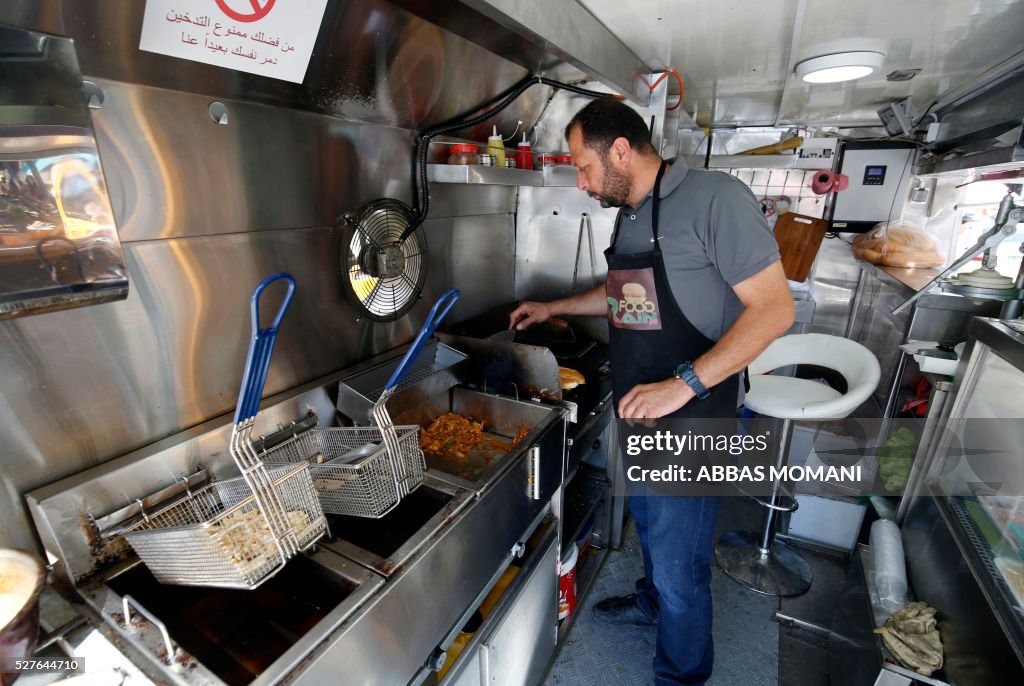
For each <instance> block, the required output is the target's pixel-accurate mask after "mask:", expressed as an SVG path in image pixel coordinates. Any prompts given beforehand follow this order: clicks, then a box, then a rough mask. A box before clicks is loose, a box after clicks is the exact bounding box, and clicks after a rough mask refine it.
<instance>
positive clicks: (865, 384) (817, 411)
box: [745, 333, 882, 419]
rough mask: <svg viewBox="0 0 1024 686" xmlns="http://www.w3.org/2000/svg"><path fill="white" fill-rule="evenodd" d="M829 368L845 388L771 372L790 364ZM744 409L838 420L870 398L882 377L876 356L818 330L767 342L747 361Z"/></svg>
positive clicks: (769, 415)
mask: <svg viewBox="0 0 1024 686" xmlns="http://www.w3.org/2000/svg"><path fill="white" fill-rule="evenodd" d="M801 364H803V365H814V366H816V367H824V368H826V369H832V370H834V371H836V372H838V373H839V374H841V375H842V376H843V379H845V380H846V392H845V393H840V392H839V391H836V390H835V389H833V388H830V387H829V386H826V385H825V384H822V383H818V382H816V381H808V380H807V379H795V378H792V377H788V376H777V375H774V374H772V372H773V371H775V370H776V369H781V368H783V367H791V366H794V365H801ZM748 372H749V374H750V392H749V393H747V395H746V400H745V404H746V406H747V407H748V408H750V409H751V410H753V411H754V412H757V413H758V414H763V415H765V416H768V417H778V418H779V419H841V418H843V417H848V416H849V415H850V413H851V412H853V411H854V410H855V409H857V408H858V407H859V406H860V405H861V403H863V402H864V401H865V400H867V399H868V398H870V397H871V394H872V393H874V392H875V389H876V388H877V387H878V381H879V379H880V378H881V376H882V372H881V369H880V367H879V366H878V359H877V358H875V356H874V354H873V353H872V352H871V351H870V350H868V349H867V348H865V347H864V346H863V345H861V344H860V343H857V342H856V341H851V340H850V339H848V338H842V337H840V336H829V335H828V334H823V333H801V334H792V335H789V336H782V337H781V338H777V339H775V340H774V341H772V343H771V345H769V346H768V347H767V348H765V350H764V352H763V353H761V354H760V355H758V356H757V359H755V360H754V361H753V362H751V363H750V366H749V369H748Z"/></svg>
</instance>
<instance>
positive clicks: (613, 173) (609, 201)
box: [590, 164, 629, 208]
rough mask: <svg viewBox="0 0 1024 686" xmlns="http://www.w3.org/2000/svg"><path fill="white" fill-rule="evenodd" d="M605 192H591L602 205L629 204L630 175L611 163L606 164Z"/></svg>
mask: <svg viewBox="0 0 1024 686" xmlns="http://www.w3.org/2000/svg"><path fill="white" fill-rule="evenodd" d="M603 185H604V192H603V193H590V197H592V198H593V199H594V200H598V201H600V203H601V207H604V208H608V207H625V206H626V205H628V204H629V177H628V176H626V175H625V174H624V173H622V172H620V171H619V170H618V169H615V168H614V167H612V166H611V165H608V164H606V165H604V184H603Z"/></svg>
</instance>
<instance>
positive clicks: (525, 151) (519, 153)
mask: <svg viewBox="0 0 1024 686" xmlns="http://www.w3.org/2000/svg"><path fill="white" fill-rule="evenodd" d="M516 167H518V168H519V169H533V152H532V151H531V149H530V141H528V140H526V132H525V131H524V132H523V140H521V141H519V145H518V146H517V147H516Z"/></svg>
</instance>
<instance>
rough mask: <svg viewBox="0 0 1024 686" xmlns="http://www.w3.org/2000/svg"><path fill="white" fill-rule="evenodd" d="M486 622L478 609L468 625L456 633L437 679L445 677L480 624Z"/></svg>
mask: <svg viewBox="0 0 1024 686" xmlns="http://www.w3.org/2000/svg"><path fill="white" fill-rule="evenodd" d="M483 623H484V616H483V614H481V613H480V610H477V611H476V612H474V613H473V615H472V616H471V617H470V618H469V621H468V622H466V626H464V627H462V630H461V631H460V632H459V633H458V634H456V635H455V639H454V640H453V641H452V644H451V645H450V646H448V650H447V651H445V653H446V655H445V658H444V665H442V666H441V669H439V670H438V672H437V680H438V681H440V680H441V679H443V678H444V675H445V673H446V672H447V671H448V670H449V669H451V667H452V665H453V664H455V660H457V659H458V657H459V654H460V653H462V651H463V650H465V649H466V644H468V643H469V641H470V639H472V638H473V634H475V633H476V632H477V629H479V628H480V625H481V624H483Z"/></svg>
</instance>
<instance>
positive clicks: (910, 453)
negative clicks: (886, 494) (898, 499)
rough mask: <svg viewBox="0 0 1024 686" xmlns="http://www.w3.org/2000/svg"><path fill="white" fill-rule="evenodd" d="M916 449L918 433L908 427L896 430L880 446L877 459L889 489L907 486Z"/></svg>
mask: <svg viewBox="0 0 1024 686" xmlns="http://www.w3.org/2000/svg"><path fill="white" fill-rule="evenodd" d="M916 451H917V434H915V433H914V432H913V431H911V430H910V429H908V428H906V427H900V428H899V429H897V430H896V431H894V432H893V433H892V435H890V436H889V438H887V439H886V441H885V443H883V444H882V445H880V446H878V451H877V454H876V459H877V460H878V467H879V473H880V474H881V475H882V478H883V479H884V480H885V489H886V490H887V491H890V492H892V491H902V490H903V489H904V488H906V485H907V477H909V476H910V466H911V465H912V464H913V462H914V453H915V452H916Z"/></svg>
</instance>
